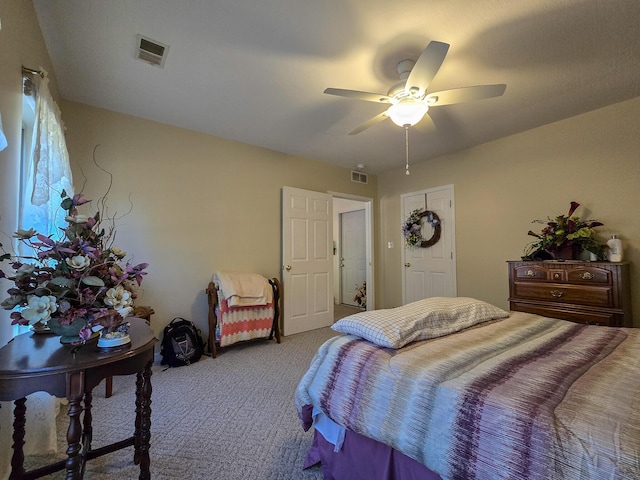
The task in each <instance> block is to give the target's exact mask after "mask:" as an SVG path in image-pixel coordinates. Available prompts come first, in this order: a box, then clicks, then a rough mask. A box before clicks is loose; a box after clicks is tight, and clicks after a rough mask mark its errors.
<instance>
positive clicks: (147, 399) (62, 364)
mask: <svg viewBox="0 0 640 480" xmlns="http://www.w3.org/2000/svg"><path fill="white" fill-rule="evenodd" d="M127 320H128V321H129V322H130V323H131V329H130V331H129V334H130V336H131V344H130V345H125V346H123V347H120V348H117V349H113V350H104V349H98V347H96V346H95V345H85V346H83V347H82V348H80V349H79V350H78V351H77V352H76V353H72V351H71V349H70V348H69V347H65V346H63V345H61V344H60V337H57V336H54V335H52V334H38V333H25V334H22V335H18V336H16V337H15V338H13V339H12V340H11V341H9V343H7V345H5V346H4V347H2V348H0V400H1V401H11V400H13V401H14V404H15V408H14V423H13V456H12V459H11V469H12V471H11V475H10V476H9V478H10V479H11V480H13V479H35V478H40V477H42V476H44V475H48V474H50V473H53V472H57V471H59V470H63V469H66V478H67V480H70V479H80V478H83V476H84V465H85V462H86V461H87V460H91V459H92V458H96V457H99V456H101V455H105V454H107V453H111V452H114V451H116V450H120V449H122V448H126V447H129V446H131V445H133V446H134V457H133V461H134V463H136V464H139V465H140V477H139V478H140V479H149V478H150V473H149V465H150V460H149V442H150V439H151V434H150V429H151V391H152V388H151V365H152V364H153V354H154V352H153V347H154V345H155V343H156V342H157V341H158V340H157V339H156V338H155V336H154V335H153V332H152V331H151V328H150V327H149V325H148V324H147V323H146V322H145V320H144V319H141V318H129V319H127ZM133 373H135V374H136V400H135V412H136V418H135V425H134V432H133V436H132V437H130V438H127V439H125V440H121V441H119V442H116V443H113V444H111V445H107V446H104V447H100V448H98V449H95V450H92V449H91V437H92V431H93V426H92V417H91V402H92V393H91V392H92V390H93V389H94V388H95V387H96V385H98V384H99V383H100V382H101V381H102V380H103V379H105V378H106V377H108V376H111V375H131V374H133ZM40 391H44V392H48V393H50V394H51V395H54V396H56V397H59V398H63V397H66V398H67V399H68V400H69V414H68V415H69V429H68V430H67V443H68V448H67V456H68V457H67V459H66V460H63V461H60V462H57V463H53V464H51V465H46V466H44V467H41V468H38V469H36V470H32V471H29V472H25V471H24V453H23V445H24V433H25V412H26V405H25V402H26V399H25V397H26V396H27V395H29V394H31V393H34V392H40ZM83 411H84V415H82V413H83ZM81 417H82V418H81Z"/></svg>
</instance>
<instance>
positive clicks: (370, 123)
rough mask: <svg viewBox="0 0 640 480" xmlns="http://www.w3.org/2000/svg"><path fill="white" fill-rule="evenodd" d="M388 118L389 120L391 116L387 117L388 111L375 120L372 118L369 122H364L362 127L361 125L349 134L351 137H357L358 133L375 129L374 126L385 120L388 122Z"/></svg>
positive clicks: (377, 116)
mask: <svg viewBox="0 0 640 480" xmlns="http://www.w3.org/2000/svg"><path fill="white" fill-rule="evenodd" d="M387 118H389V115H387V112H386V110H385V111H384V112H382V113H381V114H379V115H376V116H375V117H373V118H370V119H369V120H367V121H366V122H364V123H363V124H362V125H360V126H359V127H358V128H356V129H355V130H352V131H350V132H349V135H357V134H358V133H360V132H362V131H364V130H366V129H367V128H369V127H373V126H374V125H376V124H378V123H380V122H382V121H383V120H386V119H387Z"/></svg>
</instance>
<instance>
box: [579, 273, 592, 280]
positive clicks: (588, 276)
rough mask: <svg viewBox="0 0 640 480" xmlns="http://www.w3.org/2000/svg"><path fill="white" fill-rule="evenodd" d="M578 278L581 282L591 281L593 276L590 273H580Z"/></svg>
mask: <svg viewBox="0 0 640 480" xmlns="http://www.w3.org/2000/svg"><path fill="white" fill-rule="evenodd" d="M580 278H581V279H582V280H593V279H594V278H595V275H594V274H593V273H591V272H582V273H581V274H580Z"/></svg>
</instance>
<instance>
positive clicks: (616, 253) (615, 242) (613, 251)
mask: <svg viewBox="0 0 640 480" xmlns="http://www.w3.org/2000/svg"><path fill="white" fill-rule="evenodd" d="M607 245H608V246H609V261H610V262H621V261H622V242H621V241H620V239H619V238H618V237H617V235H611V239H610V240H607Z"/></svg>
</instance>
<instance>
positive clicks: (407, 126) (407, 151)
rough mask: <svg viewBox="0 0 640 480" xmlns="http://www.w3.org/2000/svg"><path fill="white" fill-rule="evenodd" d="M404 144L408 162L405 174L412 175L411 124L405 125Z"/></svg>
mask: <svg viewBox="0 0 640 480" xmlns="http://www.w3.org/2000/svg"><path fill="white" fill-rule="evenodd" d="M404 146H405V152H406V155H405V157H406V164H405V172H404V174H405V175H411V174H410V173H409V125H405V126H404Z"/></svg>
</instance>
